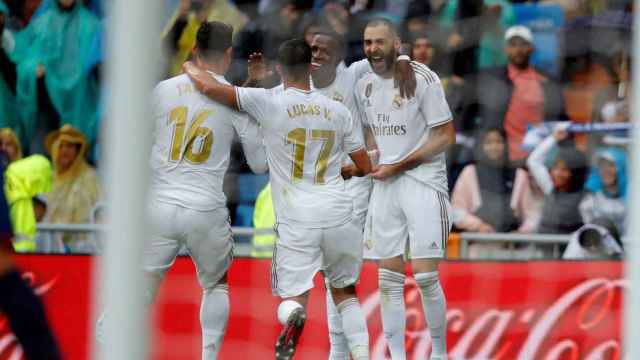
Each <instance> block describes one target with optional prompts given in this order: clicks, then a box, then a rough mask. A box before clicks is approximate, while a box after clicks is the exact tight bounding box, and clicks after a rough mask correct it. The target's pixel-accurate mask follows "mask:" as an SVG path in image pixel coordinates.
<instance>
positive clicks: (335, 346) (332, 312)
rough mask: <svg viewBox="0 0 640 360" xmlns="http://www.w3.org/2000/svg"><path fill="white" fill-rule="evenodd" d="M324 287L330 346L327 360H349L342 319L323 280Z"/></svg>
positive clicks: (329, 287) (327, 284) (326, 280)
mask: <svg viewBox="0 0 640 360" xmlns="http://www.w3.org/2000/svg"><path fill="white" fill-rule="evenodd" d="M325 285H326V305H327V325H328V327H329V344H330V349H329V360H349V343H348V342H347V338H346V337H345V336H344V331H343V330H342V317H341V316H340V313H339V312H338V309H337V308H336V304H335V303H334V300H333V296H332V295H331V285H330V284H329V280H328V279H325Z"/></svg>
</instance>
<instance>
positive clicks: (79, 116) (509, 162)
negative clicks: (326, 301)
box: [0, 0, 634, 252]
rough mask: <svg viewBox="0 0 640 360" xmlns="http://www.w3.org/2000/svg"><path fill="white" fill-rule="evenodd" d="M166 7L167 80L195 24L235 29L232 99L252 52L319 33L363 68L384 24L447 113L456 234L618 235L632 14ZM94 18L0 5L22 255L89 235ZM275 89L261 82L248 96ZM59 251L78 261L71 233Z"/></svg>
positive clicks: (535, 9) (233, 193)
mask: <svg viewBox="0 0 640 360" xmlns="http://www.w3.org/2000/svg"><path fill="white" fill-rule="evenodd" d="M165 2H166V4H167V7H166V8H167V11H166V16H165V23H166V26H165V27H164V30H163V32H162V34H159V40H161V41H162V43H163V45H164V49H165V51H166V55H167V56H166V58H165V59H164V62H163V66H164V69H165V76H166V77H169V76H173V75H176V74H178V73H179V72H180V69H181V65H182V63H183V62H184V61H185V60H187V59H188V58H189V57H190V55H191V49H192V47H193V45H194V43H195V36H196V31H197V29H198V26H199V25H200V24H201V23H202V22H203V21H206V20H219V21H224V22H226V23H229V24H231V25H232V26H233V27H234V61H233V63H232V67H231V69H230V71H229V73H228V74H227V78H228V80H229V81H230V82H232V83H234V84H237V85H242V84H243V83H244V82H245V81H246V78H247V59H248V58H249V55H250V54H252V53H254V52H262V53H263V54H264V58H265V61H266V64H267V67H268V68H273V67H274V57H275V51H276V50H277V48H278V45H279V44H280V43H281V42H282V41H284V40H287V39H289V38H292V37H304V38H306V39H310V38H311V37H312V36H313V35H314V33H316V32H319V31H331V32H335V33H337V34H339V35H341V36H342V37H343V38H344V40H345V44H346V49H345V52H344V62H345V64H347V65H348V64H350V63H351V62H353V61H355V60H360V59H361V58H363V57H364V55H363V47H362V32H363V29H364V26H365V24H366V23H367V21H369V20H370V19H373V18H376V17H385V18H387V19H389V20H391V21H393V22H394V23H396V24H397V25H398V27H399V28H400V29H402V31H401V33H402V41H403V43H405V44H407V45H408V46H410V47H411V49H412V58H413V60H414V61H418V62H421V63H424V64H426V65H428V66H429V67H430V68H432V69H433V70H434V71H435V72H436V73H437V74H438V75H439V76H440V78H441V80H442V83H443V85H444V88H445V92H446V96H447V100H448V102H449V105H450V107H451V109H452V112H453V114H454V122H455V126H456V131H457V144H456V145H455V146H454V147H453V148H452V149H451V150H450V151H449V153H448V158H447V162H448V164H447V165H448V168H449V189H450V191H451V199H452V204H453V208H454V230H456V229H457V230H458V231H467V232H487V233H491V232H519V233H545V234H569V233H573V232H575V231H577V230H578V229H580V228H581V227H583V225H585V224H589V223H592V222H593V221H594V220H598V221H599V219H602V218H605V219H608V221H610V222H612V223H613V224H614V225H615V228H616V229H617V231H618V232H619V234H622V236H623V237H624V234H625V233H626V229H627V223H626V213H627V208H628V206H627V186H628V183H627V176H628V173H627V165H628V164H627V145H628V142H629V139H628V130H627V129H628V124H629V120H630V119H629V94H630V91H631V83H630V72H631V61H630V60H631V27H632V20H633V13H634V9H633V6H632V3H633V2H632V1H630V0H627V1H622V0H545V1H508V0H468V1H465V0H449V1H447V0H421V1H419V0H342V1H332V0H259V1H256V0H253V1H252V0H236V1H232V0H165ZM106 5H108V1H106V0H103V1H100V0H91V1H89V0H85V1H82V0H4V2H2V1H1V0H0V34H1V35H2V36H1V42H0V45H1V46H0V127H1V128H3V129H2V130H0V150H1V151H2V152H3V155H4V157H5V160H4V166H5V168H6V170H5V176H6V179H7V181H6V186H5V193H6V195H7V197H8V200H9V203H10V204H11V216H12V221H13V222H14V227H17V228H18V229H19V230H18V233H19V234H22V235H21V236H23V237H24V239H25V241H26V243H25V244H26V245H25V247H24V250H33V248H34V244H33V243H32V242H30V240H29V239H33V237H34V236H35V223H36V221H44V222H48V223H86V222H90V221H93V220H92V219H93V218H94V216H93V213H94V208H95V206H96V205H97V204H99V201H100V200H101V191H100V181H99V177H98V176H97V175H96V171H95V170H94V166H96V165H97V166H98V167H99V165H100V161H99V160H100V151H99V149H100V147H99V143H100V141H99V139H100V133H101V131H100V129H101V120H103V111H102V106H101V104H102V101H103V98H104V94H105V93H106V92H108V90H107V89H104V88H102V87H101V85H102V75H101V64H102V62H103V60H104V59H103V56H104V52H103V49H102V44H103V36H104V33H105V32H108V29H105V25H106V24H107V23H108V22H105V19H104V14H103V13H104V7H105V6H106ZM278 83H279V78H278V76H277V74H276V72H275V71H273V72H272V73H270V76H269V77H268V78H266V79H264V80H263V81H262V83H261V86H264V87H271V86H275V85H277V84H278ZM232 157H233V159H234V161H233V162H232V164H231V166H230V169H229V173H228V174H227V179H226V184H227V186H226V189H225V190H226V192H227V195H228V199H229V203H230V204H229V205H230V208H231V214H233V216H234V223H235V224H236V225H246V226H251V225H252V222H251V216H252V209H253V202H254V201H255V200H256V198H257V196H258V193H259V192H260V190H261V187H262V186H263V185H264V183H265V182H264V181H262V180H261V179H258V180H248V179H249V178H248V177H251V175H249V174H247V173H248V172H249V169H248V166H247V165H246V161H244V159H243V155H242V152H241V150H240V148H239V147H238V148H237V149H236V151H234V152H233V154H232ZM49 159H50V160H49ZM49 161H51V163H50V162H49ZM51 164H52V165H51ZM238 184H240V185H238ZM243 184H244V185H243ZM247 194H249V195H247ZM238 205H240V206H238ZM34 210H35V211H34ZM20 229H24V230H20ZM60 246H63V247H64V249H66V250H67V251H71V252H73V251H83V250H86V248H85V245H83V237H82V236H79V235H76V236H65V237H64V238H62V239H61V240H60Z"/></svg>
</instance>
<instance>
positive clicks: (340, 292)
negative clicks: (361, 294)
mask: <svg viewBox="0 0 640 360" xmlns="http://www.w3.org/2000/svg"><path fill="white" fill-rule="evenodd" d="M330 289H331V295H332V297H333V300H334V303H335V304H336V305H338V304H340V303H341V302H343V301H344V300H347V299H349V298H355V297H356V287H355V285H349V286H345V287H343V288H334V287H331V288H330Z"/></svg>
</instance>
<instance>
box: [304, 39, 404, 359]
mask: <svg viewBox="0 0 640 360" xmlns="http://www.w3.org/2000/svg"><path fill="white" fill-rule="evenodd" d="M310 46H311V54H312V57H311V80H312V82H311V85H312V87H313V89H314V90H316V91H317V92H319V93H321V94H323V95H325V96H327V97H329V98H331V99H333V100H336V101H338V102H341V103H343V104H344V105H345V106H346V107H347V108H348V109H349V110H350V111H351V114H352V116H353V117H354V120H355V121H359V119H360V116H359V115H358V108H357V106H356V103H355V96H354V90H355V85H356V83H357V81H358V80H359V79H360V78H362V77H363V76H364V75H365V74H367V73H370V72H371V65H370V64H369V61H368V60H367V59H363V60H360V61H356V62H354V63H352V64H351V65H350V66H348V67H347V66H345V64H344V62H343V61H342V59H343V52H344V43H343V39H342V38H341V37H340V35H338V34H336V33H333V32H330V31H327V32H323V31H320V32H318V33H316V35H314V36H313V38H312V41H311V44H310ZM395 70H396V72H395V73H394V79H397V82H398V86H399V87H400V88H399V91H400V92H401V93H402V94H403V95H404V94H405V93H406V94H407V97H412V96H413V93H414V92H415V85H416V83H415V75H414V71H413V68H412V67H411V65H410V63H409V61H404V60H401V61H399V63H398V66H397V67H396V69H395ZM360 125H362V124H360ZM372 148H375V144H368V146H367V149H372ZM370 153H371V152H370ZM345 161H346V162H347V163H349V160H348V159H345ZM345 184H346V186H347V192H348V193H349V194H350V195H351V196H352V197H353V200H354V218H355V219H356V221H357V222H358V224H359V225H360V228H361V229H362V230H364V223H365V219H366V215H367V209H368V208H369V196H370V194H371V186H372V182H371V178H370V177H354V178H351V179H348V180H347V181H345ZM327 288H328V284H327ZM326 296H327V299H326V305H327V323H328V327H329V342H330V344H331V350H330V352H329V359H330V360H343V359H347V360H348V359H349V348H348V346H347V339H346V338H345V336H344V332H343V331H342V324H341V321H340V315H339V314H338V312H337V309H336V307H335V305H334V302H333V299H332V298H331V291H327V292H326Z"/></svg>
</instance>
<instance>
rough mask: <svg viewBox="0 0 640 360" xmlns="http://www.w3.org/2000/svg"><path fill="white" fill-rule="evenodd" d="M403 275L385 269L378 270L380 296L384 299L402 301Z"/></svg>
mask: <svg viewBox="0 0 640 360" xmlns="http://www.w3.org/2000/svg"><path fill="white" fill-rule="evenodd" d="M405 277H406V276H405V275H404V274H402V273H398V272H394V271H391V270H387V269H379V270H378V286H379V288H380V296H382V297H383V299H384V300H386V301H391V302H393V303H399V302H403V301H404V280H405Z"/></svg>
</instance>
